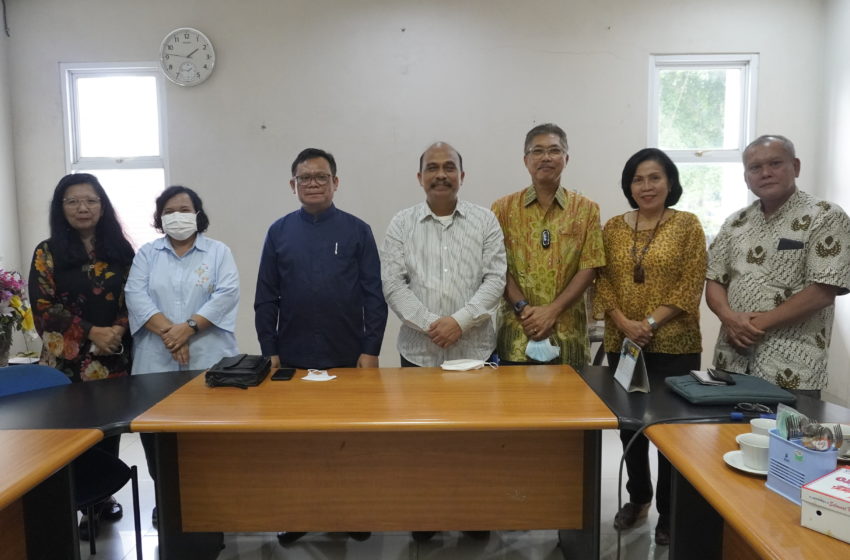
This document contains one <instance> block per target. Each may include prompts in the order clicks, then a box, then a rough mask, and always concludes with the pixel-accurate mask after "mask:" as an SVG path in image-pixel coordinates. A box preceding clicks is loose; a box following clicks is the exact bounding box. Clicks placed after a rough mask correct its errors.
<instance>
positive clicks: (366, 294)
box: [254, 206, 387, 369]
mask: <svg viewBox="0 0 850 560" xmlns="http://www.w3.org/2000/svg"><path fill="white" fill-rule="evenodd" d="M254 311H255V324H256V328H257V337H258V338H259V341H260V347H261V349H262V352H263V355H266V356H272V355H278V356H279V357H280V361H281V364H284V365H289V366H293V367H299V368H320V369H327V368H333V367H355V366H356V365H357V359H358V358H359V357H360V354H370V355H375V356H377V355H378V354H380V352H381V342H382V341H383V337H384V327H385V326H386V324H387V304H386V302H384V296H383V294H382V292H381V265H380V260H379V258H378V248H377V245H376V244H375V238H374V237H373V236H372V230H371V229H370V228H369V226H368V225H367V224H366V223H365V222H364V221H363V220H360V219H359V218H357V217H355V216H352V215H351V214H348V213H347V212H343V211H342V210H339V209H337V208H336V207H335V206H331V207H330V208H328V209H327V210H325V211H323V212H320V213H319V214H317V215H312V214H310V213H308V212H306V211H304V210H303V209H300V210H297V211H295V212H292V213H291V214H288V215H286V216H284V217H283V218H281V219H279V220H278V221H276V222H275V223H274V224H272V226H271V227H270V228H269V231H268V235H267V236H266V241H265V245H264V246H263V254H262V257H261V259H260V271H259V274H258V277H257V292H256V297H255V300H254Z"/></svg>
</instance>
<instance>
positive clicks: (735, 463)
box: [723, 449, 767, 476]
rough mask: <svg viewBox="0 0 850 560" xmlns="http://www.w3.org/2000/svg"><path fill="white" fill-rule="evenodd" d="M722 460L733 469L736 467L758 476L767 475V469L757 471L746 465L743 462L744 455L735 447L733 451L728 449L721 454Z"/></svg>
mask: <svg viewBox="0 0 850 560" xmlns="http://www.w3.org/2000/svg"><path fill="white" fill-rule="evenodd" d="M723 460H724V461H726V464H727V465H729V466H730V467H732V468H733V469H738V470H739V471H744V472H747V473H750V474H757V475H760V476H767V471H759V470H756V469H751V468H750V467H748V466H747V465H745V464H744V457H743V455H742V454H741V450H740V449H736V450H735V451H729V452H728V453H724V454H723Z"/></svg>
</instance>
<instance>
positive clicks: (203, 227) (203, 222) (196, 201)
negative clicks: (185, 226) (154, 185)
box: [153, 185, 210, 233]
mask: <svg viewBox="0 0 850 560" xmlns="http://www.w3.org/2000/svg"><path fill="white" fill-rule="evenodd" d="M178 194H187V195H189V198H190V199H191V200H192V206H194V207H195V212H197V213H198V218H197V224H198V233H204V232H205V231H207V228H208V227H210V218H209V216H207V213H206V212H204V203H203V201H201V197H200V196H198V193H196V192H195V191H193V190H192V189H190V188H189V187H184V186H182V185H172V186H170V187H168V188H167V189H165V190H164V191H162V193H160V195H159V196H158V197H156V210H154V211H153V227H155V228H156V229H157V230H158V231H162V211H163V209H164V208H165V205H166V203H167V202H168V201H169V200H171V199H172V198H174V197H175V196H177V195H178Z"/></svg>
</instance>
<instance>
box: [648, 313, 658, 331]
mask: <svg viewBox="0 0 850 560" xmlns="http://www.w3.org/2000/svg"><path fill="white" fill-rule="evenodd" d="M646 322H647V323H648V324H649V328H650V329H652V330H654V331H657V330H658V321H656V320H655V319H653V318H652V315H647V316H646Z"/></svg>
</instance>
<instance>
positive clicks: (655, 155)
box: [621, 148, 682, 208]
mask: <svg viewBox="0 0 850 560" xmlns="http://www.w3.org/2000/svg"><path fill="white" fill-rule="evenodd" d="M645 161H655V162H657V163H659V164H660V165H661V167H663V168H664V174H665V175H667V186H668V187H669V189H670V190H669V192H668V193H667V198H666V199H665V200H664V207H665V208H669V207H671V206H673V205H675V204H676V203H677V202H679V199H680V198H681V197H682V183H680V182H679V169H678V168H677V167H676V164H675V163H673V160H672V159H670V156H668V155H667V154H665V153H664V152H662V151H661V150H659V149H658V148H644V149H642V150H640V151H639V152H637V153H636V154H635V155H633V156H632V157H630V158H629V160H628V161H627V162H626V165H625V167H623V178H622V180H621V185H622V187H623V194H624V195H626V200H628V201H629V206H631V207H632V208H637V207H638V204H637V202H636V201H635V199H634V197H633V196H632V179H634V178H635V173H636V172H637V168H638V166H639V165H640V164H641V163H643V162H645Z"/></svg>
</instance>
